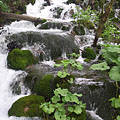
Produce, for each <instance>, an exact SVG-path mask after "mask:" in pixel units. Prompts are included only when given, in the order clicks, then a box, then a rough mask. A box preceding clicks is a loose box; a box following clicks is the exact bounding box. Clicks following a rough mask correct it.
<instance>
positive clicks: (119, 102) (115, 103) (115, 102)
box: [109, 95, 120, 108]
mask: <svg viewBox="0 0 120 120" xmlns="http://www.w3.org/2000/svg"><path fill="white" fill-rule="evenodd" d="M109 101H111V105H112V107H114V108H120V95H119V97H118V98H115V97H113V98H111V99H110V100H109Z"/></svg>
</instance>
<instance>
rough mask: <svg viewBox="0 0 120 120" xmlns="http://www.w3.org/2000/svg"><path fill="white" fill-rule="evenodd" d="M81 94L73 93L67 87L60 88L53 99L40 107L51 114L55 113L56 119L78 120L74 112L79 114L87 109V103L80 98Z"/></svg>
mask: <svg viewBox="0 0 120 120" xmlns="http://www.w3.org/2000/svg"><path fill="white" fill-rule="evenodd" d="M81 96H82V94H77V93H74V94H72V93H71V92H69V91H68V90H67V89H61V88H58V89H56V90H55V91H54V96H53V97H52V98H51V101H49V102H47V103H43V104H42V105H41V106H40V108H42V110H43V111H44V112H45V113H47V114H49V115H50V114H53V113H54V118H55V120H76V119H75V118H74V117H72V113H75V114H77V115H79V114H81V113H82V112H83V110H85V104H83V103H82V101H79V99H78V97H81Z"/></svg>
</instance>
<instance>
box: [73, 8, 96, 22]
mask: <svg viewBox="0 0 120 120" xmlns="http://www.w3.org/2000/svg"><path fill="white" fill-rule="evenodd" d="M97 14H98V13H97V11H95V10H91V8H90V7H88V8H87V9H86V10H83V9H81V8H80V7H78V6H77V7H76V12H75V14H74V15H73V18H74V21H75V23H76V24H79V23H80V21H91V22H93V23H94V24H97V23H98V15H97Z"/></svg>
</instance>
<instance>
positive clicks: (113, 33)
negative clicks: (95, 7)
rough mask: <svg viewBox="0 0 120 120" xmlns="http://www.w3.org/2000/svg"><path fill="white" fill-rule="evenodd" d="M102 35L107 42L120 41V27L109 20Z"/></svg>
mask: <svg viewBox="0 0 120 120" xmlns="http://www.w3.org/2000/svg"><path fill="white" fill-rule="evenodd" d="M102 37H103V40H105V41H106V42H114V43H120V42H119V40H120V29H118V28H117V27H116V26H115V25H113V22H112V21H111V20H109V21H108V22H106V24H105V29H104V31H103V33H102Z"/></svg>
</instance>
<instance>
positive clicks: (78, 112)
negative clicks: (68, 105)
mask: <svg viewBox="0 0 120 120" xmlns="http://www.w3.org/2000/svg"><path fill="white" fill-rule="evenodd" d="M74 112H75V113H76V114H81V113H82V109H81V107H80V106H75V109H74Z"/></svg>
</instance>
